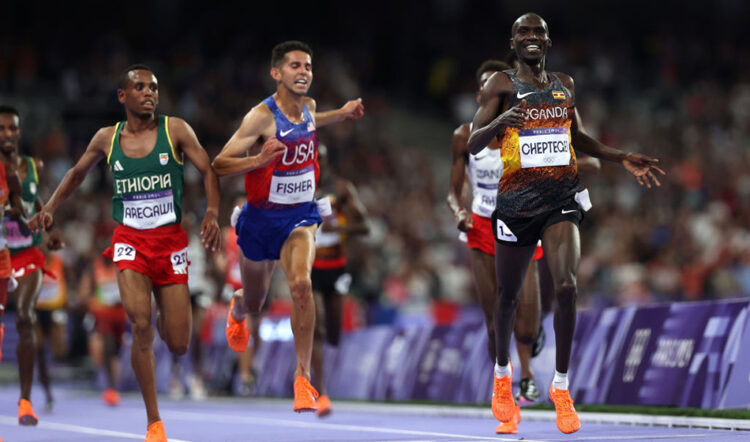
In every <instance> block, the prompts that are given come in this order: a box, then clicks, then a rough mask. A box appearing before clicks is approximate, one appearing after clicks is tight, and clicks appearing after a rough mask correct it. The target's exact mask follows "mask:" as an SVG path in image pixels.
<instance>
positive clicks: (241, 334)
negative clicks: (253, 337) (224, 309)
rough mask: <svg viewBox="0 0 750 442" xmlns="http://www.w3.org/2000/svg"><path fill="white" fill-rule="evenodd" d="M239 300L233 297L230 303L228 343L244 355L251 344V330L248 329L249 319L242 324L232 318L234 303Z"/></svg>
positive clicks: (227, 330)
mask: <svg viewBox="0 0 750 442" xmlns="http://www.w3.org/2000/svg"><path fill="white" fill-rule="evenodd" d="M235 299H237V298H236V297H235V296H232V302H230V303H229V313H228V314H227V329H226V334H227V342H228V343H229V346H230V347H232V350H234V351H236V352H237V353H242V352H243V351H245V350H247V346H248V344H249V343H250V329H248V328H247V318H245V319H243V320H242V321H241V322H237V321H236V320H235V319H234V317H233V316H232V310H233V309H234V301H235Z"/></svg>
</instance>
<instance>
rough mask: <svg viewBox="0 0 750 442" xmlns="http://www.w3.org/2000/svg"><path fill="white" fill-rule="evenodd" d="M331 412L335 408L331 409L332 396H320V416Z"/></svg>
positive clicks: (318, 413)
mask: <svg viewBox="0 0 750 442" xmlns="http://www.w3.org/2000/svg"><path fill="white" fill-rule="evenodd" d="M331 413H333V409H331V398H329V397H328V396H326V395H322V396H320V397H319V398H318V412H317V415H318V417H326V416H328V415H329V414H331Z"/></svg>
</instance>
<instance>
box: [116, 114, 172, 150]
mask: <svg viewBox="0 0 750 442" xmlns="http://www.w3.org/2000/svg"><path fill="white" fill-rule="evenodd" d="M126 124H128V120H125V122H124V123H122V124H121V125H120V133H119V134H118V137H117V144H118V145H119V146H120V152H122V156H124V157H125V158H128V159H130V160H142V159H144V158H147V157H149V156H150V155H151V154H152V153H154V151H155V150H156V146H158V145H159V127H160V126H161V124H162V118H161V115H157V117H156V141H154V146H153V147H152V148H151V150H149V151H148V153H147V154H146V155H144V156H142V157H131V156H129V155H127V154H126V153H125V149H123V148H122V131H123V130H125V125H126Z"/></svg>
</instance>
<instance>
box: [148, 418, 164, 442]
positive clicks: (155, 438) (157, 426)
mask: <svg viewBox="0 0 750 442" xmlns="http://www.w3.org/2000/svg"><path fill="white" fill-rule="evenodd" d="M143 442H167V435H166V434H165V433H164V422H163V421H156V422H154V423H153V424H151V425H149V426H148V432H146V440H145V441H143Z"/></svg>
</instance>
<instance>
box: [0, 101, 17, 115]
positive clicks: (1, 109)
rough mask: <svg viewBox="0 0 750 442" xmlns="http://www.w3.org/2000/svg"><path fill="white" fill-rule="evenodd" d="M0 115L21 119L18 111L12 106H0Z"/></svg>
mask: <svg viewBox="0 0 750 442" xmlns="http://www.w3.org/2000/svg"><path fill="white" fill-rule="evenodd" d="M0 114H13V115H15V116H17V117H18V118H19V119H20V118H21V114H19V113H18V109H16V108H15V107H13V106H6V105H4V104H0Z"/></svg>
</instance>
